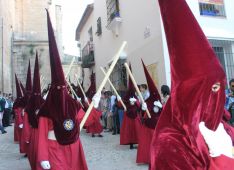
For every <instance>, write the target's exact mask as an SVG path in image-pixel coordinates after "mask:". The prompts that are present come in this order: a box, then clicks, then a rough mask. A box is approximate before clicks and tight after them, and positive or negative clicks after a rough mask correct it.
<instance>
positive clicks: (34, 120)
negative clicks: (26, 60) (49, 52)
mask: <svg viewBox="0 0 234 170" xmlns="http://www.w3.org/2000/svg"><path fill="white" fill-rule="evenodd" d="M43 103H44V100H43V98H42V96H41V85H40V73H39V62H38V54H37V52H36V58H35V65H34V76H33V93H32V94H31V96H30V98H29V100H28V103H27V105H26V107H25V111H26V112H27V113H28V121H29V124H30V125H31V127H33V128H38V116H37V114H36V113H35V112H36V110H38V109H39V108H40V107H41V105H42V104H43Z"/></svg>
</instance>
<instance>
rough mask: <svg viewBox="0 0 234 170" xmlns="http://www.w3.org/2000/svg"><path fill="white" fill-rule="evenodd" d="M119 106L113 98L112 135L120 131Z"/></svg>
mask: <svg viewBox="0 0 234 170" xmlns="http://www.w3.org/2000/svg"><path fill="white" fill-rule="evenodd" d="M118 112H119V108H118V100H117V99H115V104H114V105H113V106H112V113H113V133H112V135H116V134H119V133H120V122H119V114H118Z"/></svg>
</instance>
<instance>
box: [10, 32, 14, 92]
mask: <svg viewBox="0 0 234 170" xmlns="http://www.w3.org/2000/svg"><path fill="white" fill-rule="evenodd" d="M11 31H12V33H11V90H12V93H11V94H12V96H14V90H13V89H14V61H13V54H14V51H13V50H14V49H13V48H14V46H13V40H14V32H13V29H11Z"/></svg>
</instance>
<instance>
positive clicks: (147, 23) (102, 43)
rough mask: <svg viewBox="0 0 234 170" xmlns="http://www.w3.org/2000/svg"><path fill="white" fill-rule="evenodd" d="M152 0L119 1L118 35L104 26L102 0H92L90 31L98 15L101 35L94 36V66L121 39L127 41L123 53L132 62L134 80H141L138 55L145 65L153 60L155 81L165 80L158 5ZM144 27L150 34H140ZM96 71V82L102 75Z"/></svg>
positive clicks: (101, 62) (104, 59) (108, 55)
mask: <svg viewBox="0 0 234 170" xmlns="http://www.w3.org/2000/svg"><path fill="white" fill-rule="evenodd" d="M156 2H157V1H155V0H148V1H145V0H138V1H135V0H128V1H120V16H121V18H122V20H123V21H122V24H121V26H120V30H119V36H118V37H116V36H115V34H113V33H112V31H110V30H107V29H106V28H105V27H106V25H107V13H106V1H105V0H96V1H95V2H94V21H95V24H94V28H93V30H94V32H95V31H96V20H97V19H98V17H101V19H102V31H103V33H102V35H101V36H100V37H97V36H94V42H95V58H96V61H95V62H96V69H97V70H98V69H99V67H100V66H107V64H108V61H111V59H112V57H113V56H114V54H115V53H116V52H117V50H118V48H119V47H120V45H121V43H122V42H123V41H124V40H126V41H127V42H128V45H127V48H126V49H125V53H126V54H127V56H128V61H130V62H131V64H132V67H133V68H132V70H133V73H134V75H135V78H136V80H137V82H138V83H139V84H140V83H144V82H145V78H144V76H143V75H144V73H143V67H142V66H141V60H140V59H141V58H142V59H143V60H144V61H145V64H146V65H150V64H153V63H157V65H158V69H157V72H158V76H159V85H161V84H164V83H166V78H165V65H164V58H163V50H162V49H163V47H162V37H161V36H162V35H161V27H160V24H161V23H160V17H159V9H158V5H157V3H156ZM146 27H148V28H149V29H150V34H151V35H150V37H148V38H146V39H145V38H144V32H145V30H146ZM96 72H97V84H100V82H101V80H102V78H103V75H102V73H101V72H99V71H96Z"/></svg>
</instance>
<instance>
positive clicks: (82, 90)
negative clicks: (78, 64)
mask: <svg viewBox="0 0 234 170" xmlns="http://www.w3.org/2000/svg"><path fill="white" fill-rule="evenodd" d="M75 76H76V80H77V83H78V85H79V87H80V90H81V92H82V94H83V96H84V98H85V99H88V98H87V96H86V94H85V92H84V89H83V88H82V86H81V84H80V81H79V79H78V76H77V75H75ZM86 102H87V103H88V105H89V100H87V101H86Z"/></svg>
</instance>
